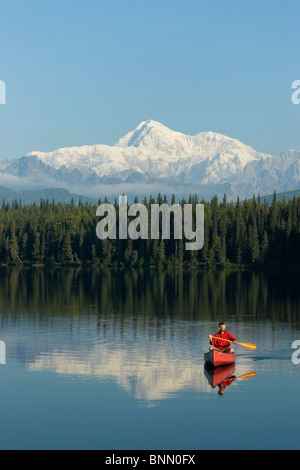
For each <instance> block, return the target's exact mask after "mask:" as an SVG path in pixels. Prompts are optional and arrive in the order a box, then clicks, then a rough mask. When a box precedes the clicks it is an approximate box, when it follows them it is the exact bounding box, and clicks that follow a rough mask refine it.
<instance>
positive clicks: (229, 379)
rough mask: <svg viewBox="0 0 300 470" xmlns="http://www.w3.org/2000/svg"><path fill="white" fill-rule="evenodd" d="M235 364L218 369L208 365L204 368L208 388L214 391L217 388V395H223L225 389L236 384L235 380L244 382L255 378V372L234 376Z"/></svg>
mask: <svg viewBox="0 0 300 470" xmlns="http://www.w3.org/2000/svg"><path fill="white" fill-rule="evenodd" d="M234 372H235V364H229V365H224V366H219V367H213V366H210V365H209V364H205V366H204V374H205V377H206V378H207V380H208V383H209V384H210V386H211V387H212V388H213V389H215V388H217V390H218V394H219V395H224V394H225V391H226V390H227V387H229V386H230V385H232V384H233V382H236V381H237V380H241V379H243V380H245V379H251V378H254V377H256V372H254V371H253V372H247V373H244V374H241V375H239V376H238V377H237V376H236V375H234Z"/></svg>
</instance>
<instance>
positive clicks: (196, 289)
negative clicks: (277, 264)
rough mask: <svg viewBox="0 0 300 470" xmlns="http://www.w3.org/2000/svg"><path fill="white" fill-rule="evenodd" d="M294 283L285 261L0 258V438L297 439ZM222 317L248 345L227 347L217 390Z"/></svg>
mask: <svg viewBox="0 0 300 470" xmlns="http://www.w3.org/2000/svg"><path fill="white" fill-rule="evenodd" d="M299 286H300V282H299V274H296V273H292V272H283V271H279V272H276V271H273V272H269V273H262V272H229V271H228V272H227V271H218V270H209V271H198V270H194V269H192V270H186V271H182V270H178V271H177V270H170V271H158V270H156V269H152V270H151V269H150V270H132V271H118V270H113V269H111V270H100V269H96V268H95V269H87V268H86V269H80V268H66V269H64V268H28V269H27V268H8V267H2V268H0V322H1V329H0V340H1V341H3V342H4V343H5V346H6V358H5V362H6V364H3V365H0V380H1V391H0V418H1V430H0V448H1V449H105V450H117V449H118V450H127V449H130V450H132V449H134V450H140V449H144V450H166V449H168V450H192V449H194V450H196V449H199V450H202V449H209V450H213V449H299V447H300V445H299V442H300V439H299V419H300V406H299V391H300V365H297V364H296V363H295V364H294V363H293V361H292V355H293V354H294V358H295V357H296V358H297V351H296V350H295V349H292V343H293V342H294V341H297V340H300V289H299ZM219 321H225V322H226V324H227V327H228V330H229V331H230V332H231V333H232V334H233V335H234V336H236V337H237V338H238V340H239V341H240V342H247V343H254V344H257V346H258V348H257V350H256V351H254V352H253V351H250V350H247V349H245V348H243V347H241V346H238V345H236V346H234V347H235V351H236V364H235V367H234V368H233V369H232V368H229V369H228V376H230V377H232V375H234V376H235V377H236V378H237V380H230V381H228V382H227V385H228V386H227V387H226V388H225V394H224V395H220V394H219V393H218V392H219V390H220V388H219V386H218V385H217V384H214V383H213V380H214V377H213V375H212V372H211V371H207V370H206V369H205V368H204V358H203V356H204V353H205V352H206V351H207V350H208V346H209V341H208V335H209V334H214V333H216V332H217V329H218V327H217V324H218V322H219ZM298 357H300V351H299V356H298ZM3 362H4V361H3ZM294 362H296V361H294ZM225 372H226V374H227V371H225ZM251 372H253V374H250V377H249V376H248V375H247V374H249V373H251ZM254 373H255V374H254ZM226 374H225V375H226ZM245 375H247V376H248V377H249V378H245ZM241 376H242V377H241ZM243 376H244V378H243ZM239 377H240V378H239ZM214 385H216V386H214Z"/></svg>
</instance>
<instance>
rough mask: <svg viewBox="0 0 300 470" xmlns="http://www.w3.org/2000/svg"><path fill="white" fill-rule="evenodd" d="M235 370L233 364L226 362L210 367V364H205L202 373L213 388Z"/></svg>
mask: <svg viewBox="0 0 300 470" xmlns="http://www.w3.org/2000/svg"><path fill="white" fill-rule="evenodd" d="M234 370H235V364H227V365H225V366H219V367H212V366H211V365H210V364H205V367H204V374H205V377H206V378H207V380H208V381H209V383H210V385H211V386H212V387H213V388H215V387H217V385H220V384H221V383H222V382H224V380H227V379H229V378H230V377H231V376H232V375H233V374H234Z"/></svg>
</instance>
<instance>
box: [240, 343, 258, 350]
mask: <svg viewBox="0 0 300 470" xmlns="http://www.w3.org/2000/svg"><path fill="white" fill-rule="evenodd" d="M238 344H240V345H241V346H244V348H247V349H251V350H252V351H256V349H257V346H256V345H255V344H248V343H238Z"/></svg>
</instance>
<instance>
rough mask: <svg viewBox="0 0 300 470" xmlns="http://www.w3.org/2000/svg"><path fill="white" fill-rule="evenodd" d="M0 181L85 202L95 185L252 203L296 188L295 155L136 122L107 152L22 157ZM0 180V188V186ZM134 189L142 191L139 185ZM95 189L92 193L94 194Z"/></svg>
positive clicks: (299, 178)
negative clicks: (30, 184) (54, 190)
mask: <svg viewBox="0 0 300 470" xmlns="http://www.w3.org/2000/svg"><path fill="white" fill-rule="evenodd" d="M0 173H2V176H3V177H4V175H10V176H11V177H17V178H19V179H21V180H23V179H27V180H28V179H29V180H31V181H34V182H35V185H36V184H38V185H39V186H41V185H44V186H45V185H47V186H53V182H56V184H57V185H58V186H60V187H66V188H67V189H70V188H73V187H74V186H75V187H76V188H77V192H78V190H79V188H81V193H82V194H86V195H89V194H91V192H93V195H94V194H95V189H96V187H98V186H99V185H105V187H107V185H109V186H110V188H111V190H114V189H115V193H116V194H117V192H118V191H117V185H120V184H122V189H123V191H126V185H128V188H129V187H130V188H131V191H134V192H135V193H137V194H138V193H140V194H142V193H144V194H145V193H146V192H148V193H151V192H154V191H155V189H154V188H158V187H159V188H160V190H161V192H166V193H168V192H171V191H172V192H175V193H176V191H179V192H180V195H184V194H185V195H188V194H189V193H190V192H196V193H198V194H199V195H200V197H201V196H202V195H203V197H205V196H209V195H214V194H219V195H221V196H222V195H223V194H224V192H226V194H227V196H228V197H231V198H235V197H236V196H238V195H239V196H240V197H241V198H245V197H252V195H253V194H258V193H260V194H269V193H272V192H273V191H274V190H277V191H278V192H279V191H288V190H294V189H298V188H299V187H300V151H296V150H287V151H285V152H283V153H282V154H281V155H280V156H272V155H267V154H264V153H261V152H258V151H256V150H254V149H253V148H251V147H249V146H247V145H245V144H243V143H242V142H240V141H239V140H236V139H232V138H230V137H226V136H224V135H221V134H216V133H213V132H201V133H200V134H197V135H195V136H189V135H185V134H182V133H180V132H175V131H172V130H171V129H168V128H167V127H165V126H164V125H162V124H160V123H158V122H156V121H151V120H150V121H144V122H142V123H141V124H139V126H137V127H136V128H135V129H134V130H132V131H130V132H129V133H128V134H126V135H125V136H124V137H122V138H121V139H120V140H119V141H118V142H117V143H116V144H115V145H114V146H107V145H93V146H88V145H86V146H82V147H71V148H63V149H58V150H56V151H54V152H49V153H44V152H39V151H34V152H30V153H29V154H27V155H26V156H25V157H21V158H20V159H17V160H14V161H11V162H5V164H3V165H2V167H1V168H0ZM3 177H2V179H1V183H2V184H4V183H3ZM141 185H142V186H141ZM100 189H101V188H99V187H98V188H97V190H98V191H99V190H100Z"/></svg>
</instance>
